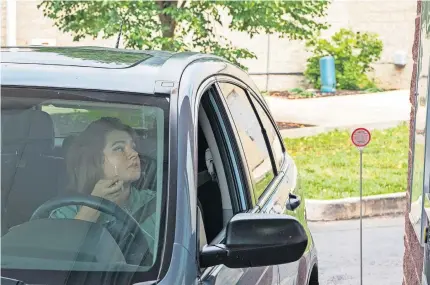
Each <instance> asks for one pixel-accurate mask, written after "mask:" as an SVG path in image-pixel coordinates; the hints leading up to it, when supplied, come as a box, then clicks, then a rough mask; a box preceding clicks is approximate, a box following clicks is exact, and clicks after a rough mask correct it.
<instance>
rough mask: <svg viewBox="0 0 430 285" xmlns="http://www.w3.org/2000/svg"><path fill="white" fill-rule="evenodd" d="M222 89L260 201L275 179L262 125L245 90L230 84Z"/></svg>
mask: <svg viewBox="0 0 430 285" xmlns="http://www.w3.org/2000/svg"><path fill="white" fill-rule="evenodd" d="M220 87H221V90H222V93H223V95H224V96H225V98H226V101H227V105H228V108H229V110H230V113H231V116H232V117H233V120H234V125H235V126H236V130H237V133H238V134H239V138H240V142H241V144H242V147H243V150H244V152H245V156H246V163H247V164H248V168H249V171H250V172H251V178H252V180H253V183H254V194H255V198H256V199H258V198H259V197H260V196H261V195H262V194H263V192H264V190H265V189H266V188H267V186H268V185H269V184H270V182H271V181H272V179H273V177H274V173H273V168H272V164H271V161H270V156H269V152H268V148H267V145H266V142H265V141H264V136H263V133H262V130H261V127H260V124H259V122H258V119H257V116H256V114H255V112H254V110H253V109H252V106H251V104H250V102H249V100H248V96H247V95H246V93H245V91H244V90H243V89H241V88H240V87H237V86H235V85H232V84H228V83H221V84H220Z"/></svg>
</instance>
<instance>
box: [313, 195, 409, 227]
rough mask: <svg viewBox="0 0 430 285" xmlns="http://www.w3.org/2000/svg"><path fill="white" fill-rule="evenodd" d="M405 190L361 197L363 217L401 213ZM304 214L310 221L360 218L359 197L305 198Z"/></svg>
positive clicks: (404, 200) (403, 208)
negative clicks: (333, 198) (334, 198)
mask: <svg viewBox="0 0 430 285" xmlns="http://www.w3.org/2000/svg"><path fill="white" fill-rule="evenodd" d="M405 210H406V192H402V193H394V194H384V195H375V196H367V197H363V217H377V216H384V215H394V214H403V213H404V212H405ZM306 216H307V220H308V221H311V222H316V221H337V220H350V219H357V218H360V198H359V197H354V198H345V199H336V200H306Z"/></svg>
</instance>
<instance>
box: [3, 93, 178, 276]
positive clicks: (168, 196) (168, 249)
mask: <svg viewBox="0 0 430 285" xmlns="http://www.w3.org/2000/svg"><path fill="white" fill-rule="evenodd" d="M4 89H8V90H14V89H16V90H26V91H28V92H33V93H34V95H33V94H32V96H35V95H36V94H37V93H40V94H44V92H46V91H49V92H65V93H68V94H69V95H71V96H74V95H75V94H79V95H77V96H78V97H79V98H82V100H83V101H95V102H97V100H99V101H103V102H110V103H122V104H135V105H144V102H147V101H149V100H160V98H163V97H167V98H168V100H167V102H168V104H169V106H168V108H166V110H165V112H166V113H165V116H164V120H165V123H166V124H165V126H164V128H165V130H164V131H165V136H164V137H165V141H164V142H163V145H164V154H163V158H164V159H163V160H166V159H167V161H168V163H166V165H163V171H164V175H165V177H164V178H165V179H163V187H162V188H163V191H162V192H165V193H164V194H163V195H164V197H162V204H161V208H160V213H161V216H160V220H162V219H163V218H164V220H165V223H164V226H162V223H160V228H159V233H158V236H159V244H158V249H157V255H158V256H157V259H156V262H155V263H154V264H153V266H152V267H151V269H150V270H148V271H135V272H128V271H118V272H121V273H122V274H124V275H127V276H128V275H130V276H131V278H132V279H131V280H132V282H152V280H157V278H158V277H160V276H164V275H165V273H167V270H168V268H169V266H170V262H171V257H172V253H173V244H174V232H175V219H174V212H175V211H176V184H175V183H176V179H172V177H173V178H176V171H175V169H174V168H172V163H171V161H176V158H177V152H176V151H174V149H175V147H173V146H172V144H174V143H175V138H176V136H175V135H176V132H177V130H176V128H177V119H176V112H177V111H176V106H177V104H176V103H177V98H175V97H176V96H172V94H164V93H155V94H146V93H140V92H129V91H117V90H114V91H112V90H101V89H97V90H95V89H94V90H93V89H82V88H67V87H52V86H44V87H39V86H30V85H2V86H1V90H4ZM17 92H20V91H17ZM82 93H84V94H85V95H82ZM40 96H41V97H37V98H47V100H49V98H50V97H49V96H47V95H46V94H45V95H40ZM148 97H149V98H148ZM64 100H67V99H64ZM34 108H35V109H37V107H36V106H35V107H34ZM166 128H167V129H166ZM172 147H173V148H172ZM172 159H174V160H172ZM163 163H164V161H163ZM172 180H174V181H172ZM172 186H173V187H172ZM170 211H171V212H170ZM2 270H4V271H5V272H10V273H13V272H26V273H28V274H32V275H35V276H36V277H35V278H37V277H38V276H39V275H40V276H43V274H48V273H49V272H53V271H60V272H64V271H65V270H50V269H47V270H45V269H27V268H25V269H22V268H17V269H15V268H14V269H10V268H2ZM67 272H71V273H73V272H75V271H70V270H67ZM77 272H81V273H82V272H83V271H77ZM112 272H113V271H112ZM91 273H110V272H109V271H91ZM144 276H145V277H147V278H144ZM142 280H143V281H142Z"/></svg>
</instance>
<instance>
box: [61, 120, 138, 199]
mask: <svg viewBox="0 0 430 285" xmlns="http://www.w3.org/2000/svg"><path fill="white" fill-rule="evenodd" d="M112 131H125V132H127V133H128V134H130V135H131V136H132V138H133V139H135V132H134V130H133V129H132V128H131V127H130V126H127V125H125V124H123V123H122V122H121V121H120V120H119V119H117V118H111V117H103V118H101V119H99V120H97V121H94V122H92V123H91V124H89V125H88V127H87V128H86V129H85V130H84V131H83V132H82V133H80V134H79V135H78V136H76V137H75V138H74V139H73V141H72V142H71V143H70V147H69V149H68V150H67V155H66V163H67V173H68V178H69V185H68V187H67V188H68V190H69V191H78V192H80V193H84V194H91V192H92V190H93V188H94V186H95V185H96V183H97V182H98V181H99V180H100V179H102V178H103V176H104V173H103V165H104V154H103V149H104V148H105V145H106V136H107V134H108V133H110V132H112Z"/></svg>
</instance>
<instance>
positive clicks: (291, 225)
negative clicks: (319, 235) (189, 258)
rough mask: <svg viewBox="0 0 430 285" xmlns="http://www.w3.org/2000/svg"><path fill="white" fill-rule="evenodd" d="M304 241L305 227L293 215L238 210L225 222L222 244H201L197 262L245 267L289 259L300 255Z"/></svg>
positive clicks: (265, 264)
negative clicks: (224, 235)
mask: <svg viewBox="0 0 430 285" xmlns="http://www.w3.org/2000/svg"><path fill="white" fill-rule="evenodd" d="M307 245H308V236H307V234H306V231H305V229H304V228H303V226H302V225H301V224H300V222H299V221H298V220H296V219H295V218H294V217H292V216H288V215H278V214H251V213H241V214H237V215H235V216H234V217H233V218H232V219H231V220H230V222H229V223H228V224H227V228H226V239H225V244H216V245H206V246H205V247H203V249H202V250H201V252H200V265H201V267H211V266H215V265H218V264H224V265H225V266H227V267H229V268H246V267H258V266H269V265H276V264H283V263H290V262H295V261H297V260H299V259H300V258H301V257H302V256H303V253H304V252H305V250H306V247H307Z"/></svg>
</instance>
